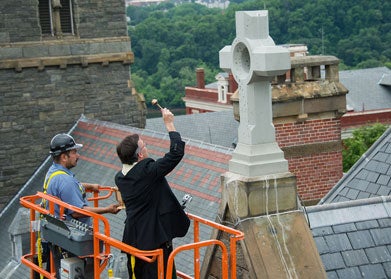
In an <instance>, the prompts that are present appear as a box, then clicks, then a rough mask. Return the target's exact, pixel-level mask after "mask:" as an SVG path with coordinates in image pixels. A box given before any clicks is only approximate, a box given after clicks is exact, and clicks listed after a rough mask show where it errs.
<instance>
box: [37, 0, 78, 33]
mask: <svg viewBox="0 0 391 279" xmlns="http://www.w3.org/2000/svg"><path fill="white" fill-rule="evenodd" d="M58 4H61V6H59V5H58ZM38 6H39V7H38V9H39V22H40V24H41V31H42V34H43V35H51V36H61V35H63V34H68V35H74V34H75V32H74V23H73V8H72V0H39V4H38Z"/></svg>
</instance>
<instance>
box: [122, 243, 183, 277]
mask: <svg viewBox="0 0 391 279" xmlns="http://www.w3.org/2000/svg"><path fill="white" fill-rule="evenodd" d="M159 248H162V249H163V262H164V278H166V269H167V262H168V257H169V256H170V254H171V252H172V250H173V248H172V242H171V241H169V242H166V243H164V244H163V245H161V246H160V247H159ZM127 256H128V273H129V279H155V278H158V268H157V261H155V262H153V263H148V262H145V261H143V260H141V259H139V258H137V257H134V256H132V255H129V254H128V255H127ZM132 258H133V259H132ZM132 263H134V264H132ZM170 278H172V279H176V278H177V276H176V270H175V264H174V267H173V270H172V277H170Z"/></svg>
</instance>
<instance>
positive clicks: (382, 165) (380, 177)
mask: <svg viewBox="0 0 391 279" xmlns="http://www.w3.org/2000/svg"><path fill="white" fill-rule="evenodd" d="M390 193H391V128H388V129H387V130H386V131H385V132H384V134H383V135H382V136H381V137H380V138H379V139H378V140H377V141H376V142H375V143H374V144H373V145H372V146H371V147H370V148H369V149H368V150H367V152H365V154H364V155H363V156H362V157H361V158H360V159H359V160H358V161H357V162H356V163H355V164H354V165H353V166H352V168H351V169H350V170H349V173H348V174H346V175H344V177H343V178H342V179H341V180H340V181H339V182H338V183H337V184H336V185H335V186H334V187H333V188H332V189H331V190H330V192H329V193H328V194H327V195H326V196H324V197H323V198H322V199H321V201H320V202H319V204H323V203H334V202H340V201H348V200H357V199H365V198H370V197H378V196H388V195H390Z"/></svg>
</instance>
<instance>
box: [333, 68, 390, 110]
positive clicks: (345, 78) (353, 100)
mask: <svg viewBox="0 0 391 279" xmlns="http://www.w3.org/2000/svg"><path fill="white" fill-rule="evenodd" d="M390 78H391V70H390V69H388V68H387V67H378V68H369V69H360V70H349V71H340V72H339V80H340V82H341V83H342V84H343V85H344V86H345V87H346V88H347V89H348V90H349V93H348V94H347V95H346V103H347V106H348V109H353V110H354V111H362V110H379V109H386V108H387V109H388V108H391V86H385V85H387V83H389V81H390Z"/></svg>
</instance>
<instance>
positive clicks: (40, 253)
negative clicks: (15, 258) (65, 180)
mask: <svg viewBox="0 0 391 279" xmlns="http://www.w3.org/2000/svg"><path fill="white" fill-rule="evenodd" d="M59 174H67V173H66V172H65V171H62V170H58V171H55V172H53V173H52V174H51V175H50V176H49V177H46V178H45V182H44V184H43V193H44V194H46V192H47V189H48V186H49V183H50V181H51V180H52V178H53V177H55V176H56V175H59ZM41 206H42V207H44V208H46V200H45V199H42V201H41ZM40 218H42V214H41V217H40ZM37 249H38V251H37V252H38V266H39V267H40V268H42V240H41V231H40V230H39V231H38V236H37ZM47 264H49V262H48V263H47ZM40 279H43V275H42V274H41V275H40Z"/></svg>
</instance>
